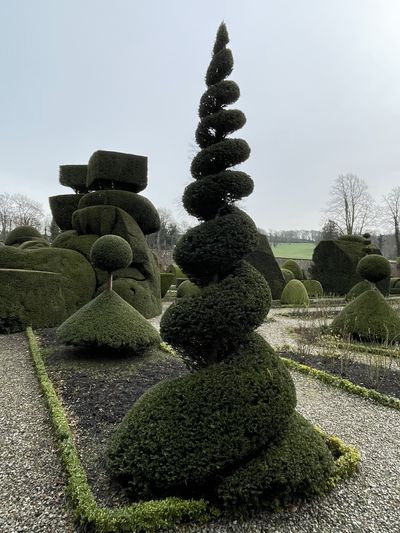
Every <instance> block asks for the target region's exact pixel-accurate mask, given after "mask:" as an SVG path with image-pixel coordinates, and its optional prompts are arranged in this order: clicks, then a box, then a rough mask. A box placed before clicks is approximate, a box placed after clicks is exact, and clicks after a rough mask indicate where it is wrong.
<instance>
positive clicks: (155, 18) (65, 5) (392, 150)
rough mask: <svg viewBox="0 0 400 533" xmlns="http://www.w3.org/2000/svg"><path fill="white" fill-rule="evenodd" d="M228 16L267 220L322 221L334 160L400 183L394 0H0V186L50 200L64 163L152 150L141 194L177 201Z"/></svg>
mask: <svg viewBox="0 0 400 533" xmlns="http://www.w3.org/2000/svg"><path fill="white" fill-rule="evenodd" d="M222 20H224V21H225V22H226V24H227V27H228V30H229V34H230V39H231V42H230V47H231V49H232V51H233V56H234V61H235V68H234V71H233V73H232V76H231V79H233V80H235V81H236V82H237V83H238V84H239V86H240V89H241V98H240V100H239V101H238V102H237V104H235V107H237V108H238V109H241V110H242V111H243V112H244V113H245V114H246V116H247V124H246V126H245V127H244V128H243V129H242V130H240V132H239V133H238V134H236V135H237V136H240V137H242V138H244V139H246V140H247V141H248V143H249V144H250V147H251V149H252V153H251V157H250V159H249V160H248V161H247V162H246V163H244V164H243V165H241V170H244V171H246V172H248V173H249V174H251V176H252V177H253V179H254V181H255V190H254V193H253V194H252V196H250V197H249V199H247V200H246V201H245V202H243V206H244V208H245V209H246V211H247V212H248V213H249V214H250V215H251V216H252V217H253V218H254V220H255V222H256V224H257V225H258V226H259V227H261V228H264V229H269V228H275V229H300V228H307V229H310V228H314V229H318V228H319V227H320V226H321V219H322V216H323V214H322V211H321V209H322V208H323V207H324V205H325V204H326V201H327V198H328V194H329V190H330V188H331V186H332V184H333V181H334V180H335V178H336V177H337V176H338V174H341V173H348V172H351V173H354V174H357V175H358V176H360V177H362V178H364V179H365V180H366V182H367V184H368V186H369V188H370V192H371V193H372V194H373V195H374V197H375V198H376V199H377V200H380V199H381V196H382V194H386V193H388V192H389V191H390V189H392V188H393V187H395V186H398V185H400V30H399V28H400V1H399V0H286V1H285V0H253V1H252V0H247V2H244V1H243V0H241V1H237V0H218V1H217V0H202V1H201V2H197V1H193V0H186V1H185V0H158V1H151V0H146V1H135V0H113V1H111V0H107V1H104V0H34V1H33V0H2V1H1V3H0V58H1V59H0V69H1V70H0V72H1V81H0V110H1V111H0V112H1V115H0V184H1V186H0V192H10V193H12V192H22V193H25V194H27V195H28V196H30V197H31V198H33V199H35V200H38V201H40V202H41V203H42V204H43V206H45V207H46V209H48V203H47V197H48V196H51V195H55V194H68V191H69V189H67V188H65V187H62V186H61V185H59V183H58V167H59V165H60V164H81V163H87V161H88V159H89V157H90V155H91V154H92V153H93V152H94V151H95V150H98V149H103V150H115V151H121V152H129V153H136V154H141V155H147V156H148V158H149V186H148V188H147V189H146V191H144V192H143V194H144V195H146V196H147V197H148V198H149V199H150V200H151V201H152V202H153V203H154V204H155V205H156V206H157V207H164V208H169V209H171V211H172V212H173V213H174V215H175V216H176V217H177V218H180V217H182V216H183V215H184V211H183V208H182V207H180V198H181V195H182V192H183V189H184V187H185V185H187V184H188V183H189V182H190V181H191V177H190V173H189V165H190V161H191V158H192V156H193V142H194V141H193V139H194V131H195V128H196V125H197V121H198V117H197V108H198V103H199V99H200V97H201V95H202V93H203V92H204V90H205V84H204V74H205V72H206V69H207V66H208V64H209V61H210V57H211V49H212V46H213V43H214V38H215V34H216V30H217V28H218V25H219V24H220V22H221V21H222ZM71 192H72V191H71Z"/></svg>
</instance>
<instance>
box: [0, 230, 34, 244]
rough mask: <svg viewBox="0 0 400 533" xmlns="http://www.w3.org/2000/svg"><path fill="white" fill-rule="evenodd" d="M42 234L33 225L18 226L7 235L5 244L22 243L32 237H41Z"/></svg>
mask: <svg viewBox="0 0 400 533" xmlns="http://www.w3.org/2000/svg"><path fill="white" fill-rule="evenodd" d="M41 238H42V236H41V234H40V233H39V232H38V230H37V229H36V228H34V227H33V226H17V227H16V228H14V229H13V230H12V231H10V233H9V234H8V235H7V237H6V239H5V241H4V244H6V245H8V246H11V245H13V244H22V243H23V242H26V241H31V240H32V239H41Z"/></svg>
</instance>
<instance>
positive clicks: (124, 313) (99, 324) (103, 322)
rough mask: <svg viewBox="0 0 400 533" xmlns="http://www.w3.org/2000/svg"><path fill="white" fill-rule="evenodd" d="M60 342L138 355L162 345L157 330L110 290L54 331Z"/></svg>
mask: <svg viewBox="0 0 400 533" xmlns="http://www.w3.org/2000/svg"><path fill="white" fill-rule="evenodd" d="M57 338H58V340H59V342H62V343H65V344H73V345H75V346H106V347H108V348H113V349H115V350H123V351H127V352H132V353H137V352H138V351H140V350H143V349H144V348H147V347H150V346H155V345H157V344H159V343H160V342H161V339H160V336H159V335H158V333H157V331H156V330H155V329H154V328H153V326H151V325H150V323H149V322H147V320H145V319H144V318H143V317H142V315H141V314H140V313H139V312H138V311H137V310H136V309H134V308H133V307H132V306H131V305H129V304H128V303H127V302H126V301H125V300H124V299H122V298H121V297H120V296H118V294H117V293H116V292H114V291H113V290H106V291H104V292H102V293H101V294H100V295H99V296H97V297H96V298H95V299H94V300H92V301H90V302H89V303H87V304H86V305H85V306H83V307H81V309H79V310H78V311H76V313H74V314H73V315H72V316H70V317H69V318H68V319H67V320H66V321H65V322H63V323H62V324H61V326H60V327H59V328H58V330H57Z"/></svg>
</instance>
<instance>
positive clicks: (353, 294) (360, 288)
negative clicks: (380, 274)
mask: <svg viewBox="0 0 400 533" xmlns="http://www.w3.org/2000/svg"><path fill="white" fill-rule="evenodd" d="M371 289H372V286H371V283H370V282H369V281H367V280H365V279H364V280H362V281H359V282H358V283H356V284H355V285H354V286H353V287H352V288H351V289H350V290H349V292H348V293H347V294H346V296H345V298H344V299H345V301H346V302H351V300H354V298H357V296H360V294H362V293H363V292H365V291H369V290H371Z"/></svg>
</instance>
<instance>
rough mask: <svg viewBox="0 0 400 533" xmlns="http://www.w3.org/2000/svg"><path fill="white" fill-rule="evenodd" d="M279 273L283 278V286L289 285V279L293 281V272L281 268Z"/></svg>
mask: <svg viewBox="0 0 400 533" xmlns="http://www.w3.org/2000/svg"><path fill="white" fill-rule="evenodd" d="M281 271H282V274H283V277H284V278H285V284H286V283H289V281H290V280H291V279H294V274H293V272H292V271H291V270H289V269H288V268H281Z"/></svg>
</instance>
